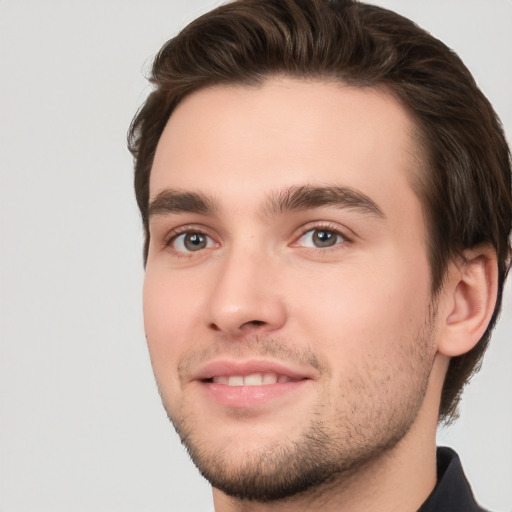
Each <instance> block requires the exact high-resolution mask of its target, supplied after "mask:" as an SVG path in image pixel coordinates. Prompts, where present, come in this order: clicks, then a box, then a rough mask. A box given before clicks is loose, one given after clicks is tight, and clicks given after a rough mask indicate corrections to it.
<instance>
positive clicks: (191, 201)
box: [148, 189, 218, 218]
mask: <svg viewBox="0 0 512 512" xmlns="http://www.w3.org/2000/svg"><path fill="white" fill-rule="evenodd" d="M217 210H218V207H217V204H216V202H215V201H214V200H213V198H210V197H208V196H206V195H205V194H202V193H201V192H184V191H180V190H175V189H165V190H163V191H162V192H160V193H159V194H158V195H157V196H156V197H155V198H154V199H153V200H152V201H151V202H150V203H149V207H148V218H150V217H153V216H155V215H164V214H166V213H187V212H188V213H201V214H203V215H212V214H213V213H215V212H216V211H217Z"/></svg>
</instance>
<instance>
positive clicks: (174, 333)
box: [143, 268, 200, 390]
mask: <svg viewBox="0 0 512 512" xmlns="http://www.w3.org/2000/svg"><path fill="white" fill-rule="evenodd" d="M198 288H199V287H194V286H193V285H190V284H189V285H188V286H183V285H182V283H180V282H176V280H175V279H172V278H170V277H169V275H168V273H164V272H158V271H156V270H155V269H152V268H148V269H147V271H146V276H145V279H144V289H143V309H144V329H145V333H146V339H147V343H148V349H149V354H150V357H151V364H152V366H153V371H154V374H155V377H156V380H157V382H158V384H159V386H160V389H161V390H163V389H166V388H167V387H169V386H177V385H178V378H177V372H176V371H175V369H176V367H177V364H178V360H179V357H180V355H182V354H183V352H184V351H186V349H187V339H189V338H190V335H189V336H188V337H187V332H190V327H189V326H190V325H197V322H198V318H197V316H198V315H197V309H198V308H197V304H198V301H197V294H198V293H200V290H198Z"/></svg>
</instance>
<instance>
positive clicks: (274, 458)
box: [144, 79, 436, 501]
mask: <svg viewBox="0 0 512 512" xmlns="http://www.w3.org/2000/svg"><path fill="white" fill-rule="evenodd" d="M412 133H413V125H412V122H411V120H410V119H409V116H408V115H407V113H406V112H405V111H404V109H403V108H401V107H400V105H399V104H398V103H397V102H396V101H395V100H393V99H392V98H391V97H390V96H388V95H386V94H384V93H382V92H378V91H376V90H371V89H365V90H363V89H355V88H350V87H347V86H343V85H341V84H327V83H321V82H305V81H298V80H292V79H281V80H277V79H274V80H270V81H268V82H266V83H265V84H264V85H263V86H261V87H258V88H241V87H224V86H222V87H221V86H219V87H215V88H211V89H206V90H201V91H199V92H196V93H194V94H192V95H190V96H189V97H187V98H186V99H185V100H184V101H183V102H182V103H181V104H180V105H179V106H178V108H177V109H176V110H175V112H174V113H173V114H172V116H171V118H170V120H169V122H168V124H167V127H166V129H165V131H164V133H163V135H162V138H161V140H160V142H159V145H158V148H157V151H156V155H155V160H154V165H153V169H152V174H151V181H150V196H151V197H150V204H151V208H150V221H149V229H150V246H149V255H148V261H147V270H146V280H145V285H144V317H145V328H146V334H147V339H148V345H149V350H150V354H151V360H152V364H153V369H154V372H155V376H156V379H157V382H158V386H159V389H160V393H161V395H162V399H163V402H164V405H165V407H166V410H167V412H168V414H169V416H170V417H171V419H172V421H173V423H174V425H175V427H176V429H177V431H178V432H179V434H180V435H181V436H182V439H183V441H184V443H185V444H186V446H187V447H188V448H189V450H190V452H191V454H192V457H193V459H194V461H195V462H196V464H197V465H198V467H199V468H200V470H201V471H202V472H203V473H204V474H205V475H206V476H207V478H208V479H209V480H210V481H211V482H212V484H213V485H214V486H215V487H217V488H219V489H221V490H223V491H224V492H226V493H227V494H230V495H234V496H238V497H241V498H247V499H256V500H263V501H265V500H271V499H276V498H280V497H285V496H289V495H292V494H294V493H296V492H299V491H301V490H304V489H305V488H307V487H308V486H311V485H315V484H319V483H321V482H323V481H326V480H327V479H328V478H329V476H331V475H332V474H333V473H340V474H343V472H344V471H347V470H349V469H354V468H357V467H360V466H361V465H364V464H365V463H367V462H368V461H371V460H372V459H375V457H377V456H378V455H380V454H381V453H383V452H385V451H386V450H387V449H389V448H391V447H393V446H394V445H395V444H396V443H397V442H398V441H399V440H400V439H402V438H403V436H404V435H405V434H406V433H407V432H408V430H409V428H410V427H411V425H412V424H413V423H414V422H415V420H416V418H417V415H418V411H419V410H420V409H421V407H422V402H423V398H424V395H425V392H426V389H427V386H428V379H429V374H430V371H431V368H432V364H433V360H434V357H435V353H436V347H435V339H434V338H435V325H434V322H435V320H434V318H435V315H434V313H433V309H434V308H433V306H432V303H431V296H430V277H429V276H430V274H429V267H428V261H427V256H426V249H425V227H424V223H423V216H422V211H421V206H420V203H419V201H418V198H417V197H416V195H415V194H414V192H413V190H412V188H411V186H410V182H411V181H412V178H413V174H414V172H415V162H416V159H415V143H414V141H413V138H412Z"/></svg>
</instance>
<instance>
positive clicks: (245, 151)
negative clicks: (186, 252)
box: [150, 78, 417, 214]
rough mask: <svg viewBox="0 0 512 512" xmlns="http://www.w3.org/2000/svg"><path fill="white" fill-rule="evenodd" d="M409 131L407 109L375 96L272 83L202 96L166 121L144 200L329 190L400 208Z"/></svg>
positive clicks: (408, 172) (409, 169)
mask: <svg viewBox="0 0 512 512" xmlns="http://www.w3.org/2000/svg"><path fill="white" fill-rule="evenodd" d="M414 131H415V126H414V123H413V121H412V119H411V117H410V116H409V114H408V113H407V112H406V110H405V109H404V108H403V107H402V106H401V105H400V104H399V103H398V102H397V101H396V100H395V99H394V98H393V97H392V96H391V95H390V94H388V93H386V92H384V91H382V90H377V89H373V88H355V87H349V86H347V85H344V84H341V83H327V82H319V81H305V80H298V79H291V78H280V79H277V78H276V79H272V80H268V81H266V82H265V83H264V84H262V85H260V86H257V87H238V86H216V87H212V88H209V89H203V90H200V91H197V92H195V93H193V94H191V95H190V96H188V97H186V98H185V99H184V100H183V101H182V102H181V103H180V104H179V105H178V107H177V108H176V110H175V111H174V112H173V114H172V116H171V117H170V119H169V121H168V123H167V126H166V128H165V130H164V132H163V134H162V137H161V139H160V141H159V144H158V147H157V150H156V153H155V159H154V163H153V168H152V174H151V179H150V197H151V198H154V197H155V196H156V195H158V194H159V193H160V192H161V191H163V190H165V189H166V188H173V189H185V190H200V191H204V192H206V193H208V194H210V195H212V196H215V197H216V198H217V199H219V198H220V199H221V200H226V201H227V202H229V201H233V203H236V201H237V198H244V199H243V202H244V205H245V206H247V201H248V200H252V198H254V200H256V198H257V197H258V196H259V195H260V193H261V194H264V193H268V192H269V191H274V190H279V189H283V188H288V187H290V186H297V185H298V186H302V185H317V184H318V185H325V184H328V185H331V184H334V185H340V186H350V187H352V188H355V189H358V190H362V191H363V192H364V193H365V194H367V195H369V196H370V197H373V196H375V197H376V198H377V199H378V200H379V201H383V202H384V203H392V202H393V201H394V199H395V198H396V197H397V195H400V194H401V193H405V195H407V196H408V197H407V200H405V199H406V198H403V199H404V203H403V208H402V210H403V209H406V208H407V207H408V203H409V202H410V200H412V195H411V194H412V189H411V187H410V185H409V183H410V182H411V180H412V177H413V175H414V168H415V166H416V158H415V154H416V143H415V141H414V137H413V133H414ZM414 199H415V200H416V198H415V197H414ZM416 201H417V200H416ZM239 202H240V201H239ZM377 202H378V201H377ZM397 213H399V214H401V213H403V212H397Z"/></svg>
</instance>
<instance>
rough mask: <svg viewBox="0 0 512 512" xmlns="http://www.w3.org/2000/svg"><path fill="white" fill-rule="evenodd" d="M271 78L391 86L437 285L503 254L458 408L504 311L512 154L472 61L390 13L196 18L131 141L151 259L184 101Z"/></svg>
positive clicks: (218, 12)
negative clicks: (462, 262)
mask: <svg viewBox="0 0 512 512" xmlns="http://www.w3.org/2000/svg"><path fill="white" fill-rule="evenodd" d="M275 75H287V76H292V77H298V78H317V79H318V78H320V79H322V78H324V79H328V80H338V81H341V82H344V83H347V84H350V85H354V86H358V87H384V88H385V89H386V90H387V91H389V92H390V93H391V94H393V95H394V96H395V97H396V98H397V99H398V100H399V101H400V102H401V103H402V105H404V106H405V108H407V110H408V111H409V112H410V114H411V115H412V117H413V118H414V120H415V121H416V124H417V127H418V132H419V137H418V140H419V145H420V148H421V152H422V154H423V163H422V171H421V172H420V173H418V182H417V184H416V193H417V194H418V197H419V198H420V200H421V202H422V205H423V210H424V214H425V217H426V219H427V232H428V247H429V253H428V256H429V262H430V268H431V274H432V292H433V294H435V293H437V292H438V291H439V290H440V289H441V287H442V283H443V277H444V275H445V271H446V268H447V265H448V262H449V261H451V260H452V259H453V258H454V257H456V256H458V255H460V254H461V251H462V250H463V249H465V248H470V247H475V246H477V245H479V244H489V245H491V246H492V247H493V248H494V250H495V251H496V254H497V259H498V270H499V289H498V297H497V304H496V308H495V311H494V314H493V317H492V319H491V322H490V324H489V326H488V328H487V331H486V332H485V334H484V336H483V337H482V338H481V340H480V341H479V342H478V344H477V345H476V346H475V347H474V348H473V349H472V350H471V351H469V352H468V353H466V354H464V355H461V356H458V357H454V358H452V360H451V362H450V367H449V370H448V373H447V376H446V379H445V383H444V388H443V393H442V397H441V410H440V416H441V418H442V419H444V420H445V421H446V420H450V419H452V418H453V417H454V416H455V413H456V407H457V403H458V401H459V398H460V394H461V392H462V389H463V387H464V385H465V384H466V383H467V381H468V380H469V378H470V377H471V375H472V374H473V372H474V371H475V370H476V369H477V368H478V367H479V364H480V361H481V358H482V356H483V353H484V351H485V349H486V347H487V344H488V341H489V338H490V333H491V330H492V328H493V327H494V324H495V322H496V320H497V317H498V314H499V311H500V309H501V297H502V292H503V286H504V282H505V278H506V275H507V273H508V270H509V268H510V256H511V246H510V238H509V236H510V230H511V224H512V220H511V219H512V193H511V162H510V151H509V148H508V146H507V143H506V140H505V136H504V134H503V129H502V126H501V124H500V121H499V119H498V117H497V115H496V114H495V112H494V110H493V108H492V106H491V104H490V103H489V101H488V100H487V99H486V98H485V96H484V95H483V94H482V92H481V91H480V90H479V89H478V87H477V86H476V84H475V81H474V79H473V78H472V76H471V74H470V72H469V71H468V69H467V68H466V67H465V66H464V64H463V63H462V61H461V60H460V59H459V58H458V56H457V55H456V54H455V53H454V52H453V51H451V50H450V49H449V48H448V47H447V46H445V45H444V44H443V43H442V42H440V41H439V40H437V39H435V38H434V37H432V36H431V35H430V34H429V33H427V32H426V31H424V30H422V29H421V28H419V27H418V26H417V25H415V24H414V23H413V22H412V21H410V20H408V19H407V18H404V17H402V16H400V15H398V14H396V13H394V12H392V11H388V10H386V9H383V8H380V7H376V6H372V5H368V4H364V3H360V2H357V1H354V0H237V1H234V2H231V3H228V4H226V5H223V6H220V7H218V8H216V9H214V10H213V11H210V12H209V13H207V14H205V15H203V16H201V17H200V18H198V19H196V20H195V21H193V22H192V23H190V24H189V25H188V26H187V27H186V28H185V29H184V30H183V31H182V32H181V33H180V34H178V35H177V36H176V37H174V38H173V39H171V40H170V41H168V42H167V43H166V44H165V45H164V46H163V48H162V49H161V50H160V52H159V53H158V55H157V56H156V58H155V61H154V64H153V68H152V73H151V77H150V81H151V83H152V84H153V86H154V90H153V92H152V93H151V94H150V95H149V97H148V98H147V100H146V102H145V104H144V105H143V106H142V107H141V109H140V110H139V112H138V113H137V115H136V116H135V118H134V119H133V121H132V124H131V127H130V130H129V133H128V144H129V148H130V151H131V152H132V154H133V157H134V161H135V192H136V197H137V202H138V205H139V208H140V212H141V215H142V220H143V224H144V230H145V236H146V241H145V247H144V259H146V257H147V251H148V243H149V232H148V219H147V210H148V201H149V177H150V173H151V167H152V164H153V158H154V155H155V150H156V146H157V144H158V141H159V139H160V136H161V134H162V132H163V130H164V127H165V125H166V123H167V121H168V119H169V117H170V115H171V113H172V112H173V110H174V108H175V107H176V105H177V104H178V103H179V102H180V101H181V100H182V99H183V98H184V97H185V96H186V95H188V94H190V93H192V92H194V91H196V90H198V89H202V88H204V87H208V86H212V85H216V84H235V85H237V84H238V85H243V86H250V85H258V84H261V83H263V82H264V81H265V80H266V79H268V78H269V77H271V76H275Z"/></svg>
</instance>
